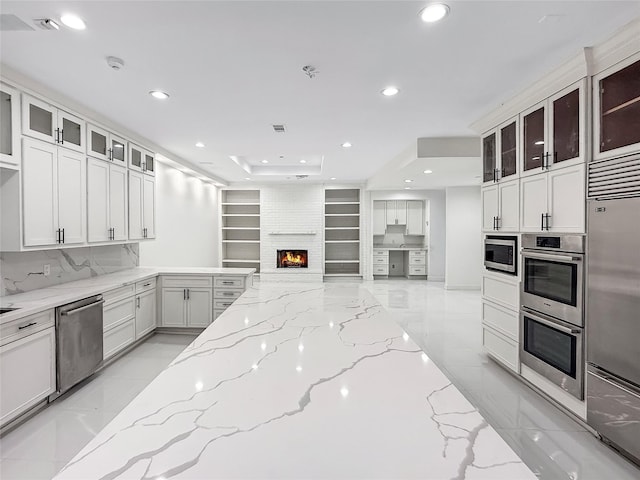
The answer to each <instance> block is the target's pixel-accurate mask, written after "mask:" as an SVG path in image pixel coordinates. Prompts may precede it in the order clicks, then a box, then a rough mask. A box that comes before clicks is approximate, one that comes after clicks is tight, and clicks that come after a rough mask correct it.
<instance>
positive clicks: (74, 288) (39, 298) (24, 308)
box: [0, 267, 255, 324]
mask: <svg viewBox="0 0 640 480" xmlns="http://www.w3.org/2000/svg"><path fill="white" fill-rule="evenodd" d="M254 272H255V269H254V268H214V267H211V268H207V267H137V268H132V269H127V270H122V271H120V272H115V273H109V274H106V275H99V276H97V277H92V278H87V279H84V280H76V281H74V282H68V283H61V284H59V285H54V286H51V287H47V288H40V289H37V290H31V291H30V292H25V293H18V294H16V295H9V296H6V297H0V307H3V308H17V309H18V310H15V311H13V312H9V313H5V314H3V315H2V316H0V324H3V323H6V322H10V321H13V320H17V319H19V318H22V317H25V316H27V315H32V314H34V313H39V312H42V311H44V310H48V309H50V308H55V307H57V306H58V305H64V304H65V303H70V302H75V301H76V300H80V299H82V298H86V297H90V296H92V295H98V294H100V293H104V292H107V291H109V290H112V289H114V288H118V287H122V286H124V285H129V284H131V283H135V282H139V281H141V280H146V279H148V278H152V277H157V276H158V275H174V274H175V275H204V276H207V275H250V274H252V273H254Z"/></svg>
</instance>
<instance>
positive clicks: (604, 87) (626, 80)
mask: <svg viewBox="0 0 640 480" xmlns="http://www.w3.org/2000/svg"><path fill="white" fill-rule="evenodd" d="M593 88H594V94H593V98H594V103H595V105H594V106H595V108H594V111H595V117H596V118H595V119H594V120H595V132H594V133H595V134H594V143H595V144H594V157H595V158H596V159H599V158H610V157H616V156H620V155H627V154H630V153H635V152H638V151H640V55H635V56H634V57H631V58H630V59H628V60H626V61H625V62H622V63H620V64H618V65H615V66H614V67H611V68H609V69H607V70H605V71H604V72H602V73H600V74H598V75H596V76H594V78H593Z"/></svg>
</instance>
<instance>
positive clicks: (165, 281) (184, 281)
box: [162, 275, 212, 288]
mask: <svg viewBox="0 0 640 480" xmlns="http://www.w3.org/2000/svg"><path fill="white" fill-rule="evenodd" d="M211 285H212V280H211V277H190V276H189V277H186V276H183V277H180V276H174V275H171V276H166V275H165V276H163V277H162V286H163V287H181V288H182V287H185V288H188V287H210V286H211Z"/></svg>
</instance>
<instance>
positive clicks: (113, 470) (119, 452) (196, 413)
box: [55, 282, 536, 480]
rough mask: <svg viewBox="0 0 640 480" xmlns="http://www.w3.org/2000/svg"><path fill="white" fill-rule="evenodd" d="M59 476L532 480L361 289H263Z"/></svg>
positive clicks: (225, 317)
mask: <svg viewBox="0 0 640 480" xmlns="http://www.w3.org/2000/svg"><path fill="white" fill-rule="evenodd" d="M55 478H56V479H57V480H71V479H83V480H84V479H87V478H95V479H98V478H100V479H111V480H114V479H204V478H260V479H264V478H274V479H275V478H277V479H282V478H290V479H294V478H295V479H301V478H332V479H333V478H350V479H351V478H367V479H370V478H397V479H404V478H422V479H476V478H477V479H480V478H482V479H509V480H516V479H527V480H534V479H535V478H536V477H535V476H534V475H533V473H531V471H530V470H529V469H528V468H527V467H526V466H525V465H524V464H523V462H522V461H521V459H520V458H518V456H517V455H516V454H515V453H514V452H513V451H512V450H511V449H510V448H509V447H508V446H507V444H506V443H505V442H504V441H503V440H502V439H501V438H500V436H499V435H498V434H497V433H496V431H495V430H494V429H493V428H492V427H490V426H489V425H488V424H487V422H486V421H485V420H484V418H483V417H482V416H481V415H480V414H479V413H478V411H477V410H476V409H475V408H474V407H473V406H472V405H471V404H470V403H469V402H468V401H467V400H466V399H465V398H464V396H463V395H462V394H461V393H460V391H458V390H457V389H456V388H455V387H454V386H453V385H452V384H451V382H450V381H449V380H448V379H447V377H445V376H444V374H443V373H442V372H441V371H440V369H439V368H438V367H436V366H435V365H434V364H433V363H432V362H431V360H430V359H429V357H428V356H427V355H426V354H425V353H423V352H422V351H421V350H420V348H419V347H418V346H417V345H416V344H415V343H414V342H413V341H412V340H411V339H410V338H409V336H408V335H407V334H406V333H405V332H404V331H403V330H402V329H401V328H400V327H399V326H398V325H397V324H396V323H395V322H394V321H393V320H392V319H391V318H390V315H389V314H388V313H387V312H386V310H384V308H383V307H382V306H381V305H380V304H379V303H378V302H377V300H375V298H374V297H373V296H372V295H371V294H370V293H369V292H368V291H367V290H366V288H365V287H363V286H362V285H359V284H336V283H327V284H308V285H299V284H298V285H296V284H287V283H267V282H262V283H261V284H259V285H256V286H254V287H252V288H250V289H249V290H248V291H247V292H245V294H244V295H242V296H241V297H240V298H239V299H238V300H237V301H236V302H234V304H233V305H231V307H229V309H227V310H226V311H225V313H224V314H222V315H221V316H220V317H219V318H218V319H217V320H216V321H215V322H214V323H213V324H212V325H210V326H209V327H208V328H207V329H206V330H205V331H204V332H203V333H202V334H201V335H200V336H199V337H197V338H196V339H195V340H194V341H193V343H192V344H190V345H189V346H188V347H187V348H186V349H185V350H184V351H183V352H182V353H181V354H180V355H179V356H178V357H177V358H176V359H175V360H174V361H173V362H172V363H171V364H170V365H169V366H168V367H167V368H166V369H165V370H164V371H163V372H162V373H160V375H159V376H158V377H156V378H155V379H154V380H153V381H152V382H151V384H149V386H148V387H147V388H146V389H144V390H143V391H142V392H141V393H140V394H139V395H138V396H137V397H136V398H135V399H134V400H133V401H132V402H131V403H130V404H129V405H128V406H127V407H125V408H124V410H122V412H120V413H119V414H118V415H117V416H116V417H115V418H114V419H113V420H112V421H111V422H110V423H109V424H108V425H107V426H106V427H105V428H104V429H103V430H102V431H101V432H99V433H98V435H97V436H96V437H95V438H94V439H93V440H92V441H91V442H90V443H89V444H88V445H86V447H85V448H84V449H82V450H81V451H80V452H79V453H78V454H77V455H76V457H75V458H74V459H73V460H71V462H69V463H68V464H67V465H66V466H65V467H64V468H63V469H62V470H61V471H60V473H59V474H58V476H56V477H55Z"/></svg>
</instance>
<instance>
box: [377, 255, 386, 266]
mask: <svg viewBox="0 0 640 480" xmlns="http://www.w3.org/2000/svg"><path fill="white" fill-rule="evenodd" d="M388 263H389V256H388V255H385V256H384V257H380V256H375V257H373V264H374V265H387V264H388Z"/></svg>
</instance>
